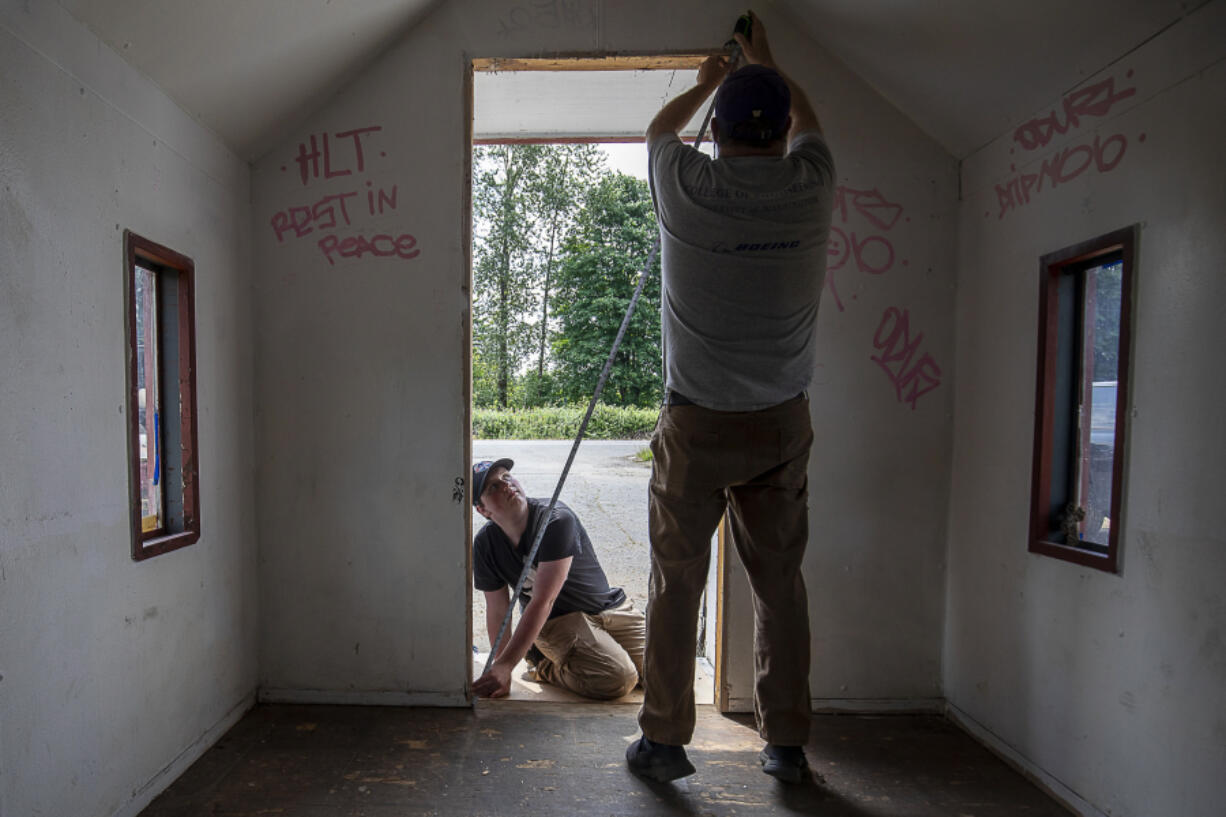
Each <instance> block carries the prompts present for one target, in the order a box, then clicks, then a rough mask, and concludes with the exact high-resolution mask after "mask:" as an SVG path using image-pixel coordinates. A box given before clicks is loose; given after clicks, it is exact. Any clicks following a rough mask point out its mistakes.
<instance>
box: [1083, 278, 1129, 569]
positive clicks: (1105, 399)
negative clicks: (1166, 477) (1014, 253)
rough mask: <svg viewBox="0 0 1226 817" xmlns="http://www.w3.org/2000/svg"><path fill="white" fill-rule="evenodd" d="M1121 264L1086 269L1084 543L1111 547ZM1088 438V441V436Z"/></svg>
mask: <svg viewBox="0 0 1226 817" xmlns="http://www.w3.org/2000/svg"><path fill="white" fill-rule="evenodd" d="M1123 271H1124V265H1123V264H1122V263H1121V262H1118V261H1117V262H1115V263H1112V264H1107V265H1105V266H1101V267H1095V268H1092V269H1089V270H1086V273H1085V275H1086V285H1085V286H1086V294H1087V299H1086V300H1087V304H1086V307H1087V309H1086V312H1087V315H1086V337H1085V348H1086V349H1087V351H1088V352H1089V354H1087V355H1086V359H1085V362H1086V368H1087V371H1086V374H1085V381H1084V388H1085V391H1084V397H1083V400H1084V404H1083V407H1082V417H1083V418H1085V421H1087V422H1088V423H1089V434H1088V435H1087V436H1088V439H1087V446H1088V451H1087V452H1086V454H1088V456H1087V457H1085V459H1083V462H1086V461H1088V465H1089V467H1088V474H1086V475H1085V476H1086V478H1085V479H1084V480H1082V496H1081V498H1080V501H1079V503H1078V504H1079V505H1081V506H1082V507H1083V508H1084V509H1085V520H1084V522H1083V527H1082V539H1083V540H1084V541H1086V542H1089V543H1093V544H1096V545H1103V546H1105V545H1107V543H1108V537H1109V536H1110V533H1111V519H1110V509H1111V487H1112V474H1113V473H1114V466H1115V411H1116V386H1117V378H1118V372H1119V348H1120V284H1121V282H1122V278H1123ZM1083 439H1085V437H1083Z"/></svg>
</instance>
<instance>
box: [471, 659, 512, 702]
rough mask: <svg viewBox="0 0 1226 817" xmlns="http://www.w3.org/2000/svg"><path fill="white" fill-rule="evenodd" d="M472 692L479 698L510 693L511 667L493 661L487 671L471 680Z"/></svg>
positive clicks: (501, 696) (502, 696) (495, 696)
mask: <svg viewBox="0 0 1226 817" xmlns="http://www.w3.org/2000/svg"><path fill="white" fill-rule="evenodd" d="M473 692H474V693H476V695H477V696H478V697H480V698H505V697H506V696H507V695H509V694H511V668H510V667H508V666H507V665H506V664H503V663H500V662H498V661H495V662H494V663H493V664H491V665H490V670H489V672H487V673H485V675H482V676H481V677H480V678H478V679H477V680H476V681H473Z"/></svg>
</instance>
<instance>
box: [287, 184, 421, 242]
mask: <svg viewBox="0 0 1226 817" xmlns="http://www.w3.org/2000/svg"><path fill="white" fill-rule="evenodd" d="M357 195H358V194H357V193H356V192H353V191H351V192H348V193H336V194H334V195H331V196H324V197H323V198H322V199H320V200H319V201H317V202H315V203H314V204H310V205H307V206H305V207H289V208H287V209H285V210H281V211H280V212H277V213H274V214H273V216H272V220H271V224H272V231H273V233H274V234H275V235H276V236H277V243H284V242H285V235H286V233H290V237H291V238H302V237H303V236H304V235H307V234H308V233H312V232H314V231H316V230H332V229H335V228H336V227H342V226H343V227H348V226H349V225H351V224H352V223H353V220H352V218H351V217H350V206H351V205H352V202H349V201H348V199H352V198H355V197H356V196H357ZM397 198H398V191H397V186H396V185H392V191H391V193H390V194H389V193H388V192H387V191H386V190H367V191H366V206H367V208H368V209H369V210H370V214H371V215H372V216H373V215H375V214H376V213H378V214H380V215H382V214H383V213H384V211H386V210H389V209H390V210H395V209H396V200H397Z"/></svg>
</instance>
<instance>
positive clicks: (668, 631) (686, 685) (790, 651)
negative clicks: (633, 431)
mask: <svg viewBox="0 0 1226 817" xmlns="http://www.w3.org/2000/svg"><path fill="white" fill-rule="evenodd" d="M812 442H813V428H812V424H811V422H810V420H809V401H808V399H807V398H805V397H803V396H799V397H796V398H794V399H792V400H788V401H787V402H784V403H781V404H779V405H777V406H772V407H771V408H767V409H762V410H761V411H750V412H721V411H712V410H711V409H705V408H702V407H701V406H695V405H673V406H665V407H664V408H663V409H662V410H661V411H660V420H659V423H658V424H657V425H656V431H655V434H654V436H653V437H652V441H651V450H652V453H653V455H654V464H653V468H652V477H651V493H650V499H649V512H650V517H649V526H650V533H651V577H650V583H649V585H648V601H647V650H646V653H645V655H644V660H643V707H642V709H641V710H640V711H639V725H640V726H641V727H642V729H643V734H645V735H646V736H647V737H648V738H650V739H651V740H653V741H656V742H658V743H667V744H676V745H683V744H686V743H689V742H690V739H691V738H692V737H693V734H694V653H695V640H696V637H697V635H696V629H697V626H698V605H699V601H700V599H701V596H702V590H703V587H704V586H705V584H706V580H707V568H708V566H709V565H710V558H711V537H712V534H713V533H714V531H715V527H716V525H717V524H718V523H719V520H720V517H721V516H723V514H724V512H725V509H726V510H727V512H728V521H729V526H730V528H731V531H732V540H733V543H734V544H735V546H736V549H737V552H738V553H739V554H740V556H741V562H742V563H743V564H744V565H745V571H746V573H747V574H748V576H749V584H750V588H751V589H752V591H753V609H754V676H755V681H754V715H755V717H756V719H757V725H758V732H759V734H761V736H762V737H763V738H764V739H765V740H766V741H767V742H768V743H775V744H779V745H783V746H800V745H803V744H804V743H806V742H807V741H808V738H809V714H810V703H809V605H808V599H807V597H806V594H805V584H804V578H803V576H802V575H801V560H802V559H803V557H804V552H805V545H806V543H807V541H808V507H807V504H808V503H807V499H808V462H809V448H810V446H811V445H812Z"/></svg>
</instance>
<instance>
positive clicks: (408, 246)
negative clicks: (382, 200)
mask: <svg viewBox="0 0 1226 817" xmlns="http://www.w3.org/2000/svg"><path fill="white" fill-rule="evenodd" d="M319 250H320V252H322V253H323V254H324V257H325V258H327V259H328V264H329V266H331V265H332V264H335V263H336V262H335V261H334V260H333V256H337V255H339V256H340V257H341V258H361V257H362V256H364V255H366V254H368V253H369V254H370V255H373V256H376V257H379V258H387V257H390V256H393V255H394V256H397V257H399V258H404V259H405V260H410V259H413V258H416V257H417V256H419V255H421V249H420V248H418V247H417V239H416V238H414V237H413V236H411V235H409V234H408V233H401V234H400V235H399V236H395V237H393V236H390V235H386V234H383V235H377V236H374V237H373V238H369V239H368V238H366V237H365V236H362V235H351V236H346V237H345V238H338V237H337V236H334V235H326V236H324V237H323V238H321V239H319Z"/></svg>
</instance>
